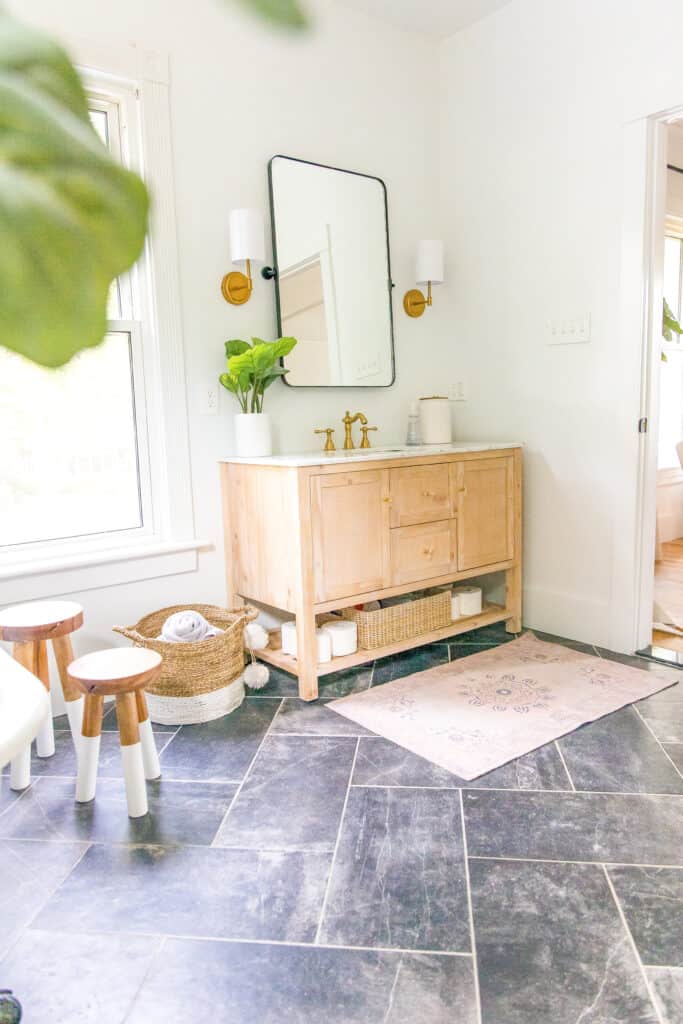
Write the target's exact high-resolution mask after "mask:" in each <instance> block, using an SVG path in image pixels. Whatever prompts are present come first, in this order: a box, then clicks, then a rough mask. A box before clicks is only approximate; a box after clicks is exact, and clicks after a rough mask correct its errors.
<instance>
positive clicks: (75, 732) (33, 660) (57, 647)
mask: <svg viewBox="0 0 683 1024" xmlns="http://www.w3.org/2000/svg"><path fill="white" fill-rule="evenodd" d="M82 625H83V609H82V608H81V606H80V604H76V602H75V601H31V602H29V603H27V604H15V605H11V606H10V607H9V608H3V609H2V611H0V640H9V641H11V642H13V644H14V647H13V651H12V653H13V655H14V657H15V659H16V660H17V661H18V662H19V664H20V665H23V666H24V668H26V669H28V671H29V672H31V673H32V674H33V675H34V676H37V677H38V679H40V681H41V682H42V684H43V686H44V687H45V689H46V690H47V692H48V694H49V692H50V673H49V669H48V661H47V641H48V640H50V641H51V643H52V647H53V650H54V654H55V661H56V662H57V668H58V670H59V677H60V680H61V684H62V691H63V694H64V703H65V705H66V713H67V716H68V719H69V726H70V728H71V736H72V739H73V741H74V745H75V747H76V753H77V754H78V739H79V736H80V732H81V716H82V713H83V697H82V694H81V691H80V689H79V688H78V687H77V686H75V685H74V684H73V683H72V682H71V681H70V680H69V678H68V676H67V672H66V667H67V665H68V664H69V662H71V661H73V658H74V653H73V649H72V647H71V633H73V632H74V631H75V630H77V629H80V627H81V626H82ZM36 749H37V751H38V756H39V757H51V756H52V755H53V754H54V752H55V737H54V727H53V724H52V710H51V708H50V709H49V711H48V714H47V715H46V716H45V721H44V722H43V724H42V725H41V727H40V730H39V732H38V735H37V736H36ZM30 781H31V747H30V745H29V746H27V747H26V749H25V750H23V751H22V752H21V753H20V754H18V755H17V756H16V758H15V759H14V760H13V761H12V768H11V773H10V786H11V788H12V789H25V788H26V787H27V786H28V785H29V783H30Z"/></svg>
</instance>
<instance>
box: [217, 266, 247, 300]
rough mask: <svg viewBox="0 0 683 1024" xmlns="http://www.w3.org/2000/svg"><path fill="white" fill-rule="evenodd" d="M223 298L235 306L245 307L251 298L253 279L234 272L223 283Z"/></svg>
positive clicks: (239, 272)
mask: <svg viewBox="0 0 683 1024" xmlns="http://www.w3.org/2000/svg"><path fill="white" fill-rule="evenodd" d="M221 291H222V293H223V298H224V299H225V301H226V302H229V303H230V304H231V305H233V306H243V305H244V303H245V302H248V301H249V298H250V296H251V278H250V277H247V275H246V274H243V273H242V272H241V271H239V270H232V271H231V272H230V273H229V274H226V275H225V277H224V278H223V280H222V281H221Z"/></svg>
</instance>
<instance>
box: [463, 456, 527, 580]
mask: <svg viewBox="0 0 683 1024" xmlns="http://www.w3.org/2000/svg"><path fill="white" fill-rule="evenodd" d="M451 487H452V491H453V496H454V504H455V509H456V515H457V519H458V570H459V571H460V572H463V571H465V570H466V569H476V568H478V567H479V566H482V567H484V566H486V565H493V564H494V563H495V562H506V561H508V560H510V559H511V558H513V557H514V458H513V456H512V455H504V456H496V457H495V458H491V459H486V458H482V459H471V460H468V461H463V462H455V463H452V464H451Z"/></svg>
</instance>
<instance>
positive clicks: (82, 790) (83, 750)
mask: <svg viewBox="0 0 683 1024" xmlns="http://www.w3.org/2000/svg"><path fill="white" fill-rule="evenodd" d="M161 663H162V659H161V655H160V654H157V652H156V651H150V650H147V648H144V647H112V648H110V649H108V650H105V651H95V652H93V653H92V654H85V655H83V657H82V658H77V660H76V661H74V662H72V663H71V664H70V665H69V667H68V675H69V679H70V681H71V683H72V684H73V685H74V686H77V687H79V688H80V690H82V692H83V693H84V694H85V704H84V708H83V727H82V734H81V740H80V744H79V759H78V778H77V780H76V800H77V802H78V803H88V802H89V801H90V800H94V798H95V791H96V789H97V762H98V759H99V753H100V737H101V735H102V708H103V704H104V698H105V696H110V695H113V696H115V697H116V718H117V721H118V726H119V738H120V740H121V760H122V762H123V777H124V780H125V783H126V799H127V802H128V814H129V816H130V817H131V818H140V817H142V815H144V814H147V790H146V787H145V779H158V778H159V776H160V775H161V768H160V766H159V755H158V754H157V749H156V744H155V742H154V734H153V733H152V724H151V722H150V720H149V714H148V711H147V701H146V699H145V691H144V687H145V686H146V685H148V684H149V683H151V682H152V681H153V680H154V679H156V677H157V676H158V675H159V673H160V672H161Z"/></svg>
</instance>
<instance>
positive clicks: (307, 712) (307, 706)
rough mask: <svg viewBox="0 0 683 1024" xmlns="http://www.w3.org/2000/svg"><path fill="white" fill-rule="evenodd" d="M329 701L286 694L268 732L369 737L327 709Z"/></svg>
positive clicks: (341, 716) (359, 728)
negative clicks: (307, 699)
mask: <svg viewBox="0 0 683 1024" xmlns="http://www.w3.org/2000/svg"><path fill="white" fill-rule="evenodd" d="M328 703H329V701H324V700H317V701H305V700H299V699H298V698H296V697H286V698H285V700H283V702H282V707H281V708H280V710H279V711H278V713H277V715H276V716H275V718H274V719H273V724H272V726H271V728H270V732H271V735H272V734H277V735H286V734H291V733H294V734H299V735H301V734H304V735H307V736H372V735H373V733H371V732H370V730H369V729H364V728H363V726H362V725H358V723H357V722H352V721H351V719H350V718H344V716H343V715H339V714H337V712H336V711H331V710H330V709H329V708H328V706H327V705H328Z"/></svg>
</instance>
